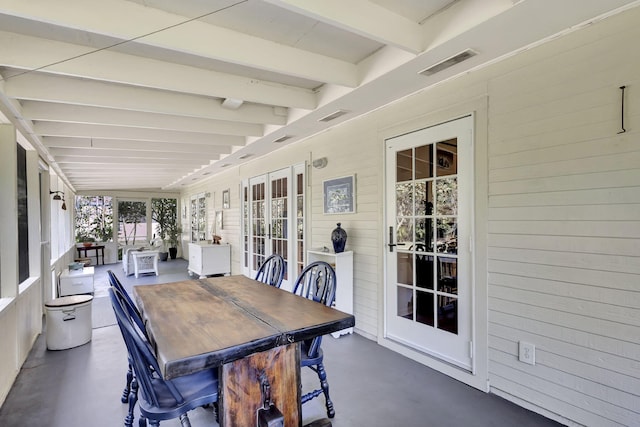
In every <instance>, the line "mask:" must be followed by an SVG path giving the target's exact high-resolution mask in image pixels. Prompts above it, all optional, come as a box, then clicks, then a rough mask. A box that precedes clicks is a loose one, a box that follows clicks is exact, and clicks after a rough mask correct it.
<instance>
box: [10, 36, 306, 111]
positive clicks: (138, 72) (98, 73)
mask: <svg viewBox="0 0 640 427" xmlns="http://www.w3.org/2000/svg"><path fill="white" fill-rule="evenodd" d="M0 65H3V66H6V67H12V68H18V69H22V70H35V69H39V68H42V67H44V68H46V70H47V72H49V73H54V74H59V75H66V76H75V77H82V78H88V79H92V80H98V81H107V82H115V83H122V84H129V85H133V86H143V87H151V88H158V89H164V90H171V91H176V92H186V93H190V94H194V95H205V96H215V97H218V98H236V99H242V100H244V101H248V102H255V103H258V104H267V105H279V106H283V107H293V108H304V109H309V110H310V109H313V108H315V107H316V97H315V94H314V93H313V91H311V90H307V89H301V88H297V87H292V86H286V85H282V84H278V83H273V82H262V81H259V80H256V79H252V78H248V77H242V76H238V75H232V74H226V73H222V72H217V71H212V70H207V69H203V68H196V67H191V66H186V65H180V64H176V63H171V62H167V61H162V60H159V59H151V58H145V57H141V56H134V55H127V54H124V53H119V52H114V51H111V50H101V51H97V52H93V49H92V48H89V47H86V46H81V45H77V44H70V43H63V42H58V41H53V40H47V39H43V38H37V37H30V36H24V35H21V34H17V33H8V32H6V31H0Z"/></svg>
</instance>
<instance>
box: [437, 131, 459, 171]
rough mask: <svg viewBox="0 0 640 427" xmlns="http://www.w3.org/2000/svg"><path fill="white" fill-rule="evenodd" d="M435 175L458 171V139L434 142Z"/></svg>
mask: <svg viewBox="0 0 640 427" xmlns="http://www.w3.org/2000/svg"><path fill="white" fill-rule="evenodd" d="M436 162H437V167H436V175H437V176H446V175H455V174H457V173H458V140H457V139H451V140H449V141H444V142H439V143H437V144H436Z"/></svg>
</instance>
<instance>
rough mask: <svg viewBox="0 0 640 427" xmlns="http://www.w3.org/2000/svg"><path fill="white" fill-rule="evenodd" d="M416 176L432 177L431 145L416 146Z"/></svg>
mask: <svg viewBox="0 0 640 427" xmlns="http://www.w3.org/2000/svg"><path fill="white" fill-rule="evenodd" d="M415 153H416V178H415V179H423V178H431V177H433V145H432V144H429V145H423V146H422V147H416V151H415Z"/></svg>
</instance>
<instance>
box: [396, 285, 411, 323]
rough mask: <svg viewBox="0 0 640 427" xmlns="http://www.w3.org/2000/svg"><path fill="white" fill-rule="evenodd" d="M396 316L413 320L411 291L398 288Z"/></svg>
mask: <svg viewBox="0 0 640 427" xmlns="http://www.w3.org/2000/svg"><path fill="white" fill-rule="evenodd" d="M397 314H398V316H400V317H404V318H405V319H409V320H413V291H412V290H411V289H410V288H403V287H402V286H398V313H397Z"/></svg>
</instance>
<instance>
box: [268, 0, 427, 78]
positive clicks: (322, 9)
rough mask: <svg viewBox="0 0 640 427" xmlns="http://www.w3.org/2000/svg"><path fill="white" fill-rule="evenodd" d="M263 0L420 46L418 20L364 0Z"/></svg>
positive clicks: (415, 49) (387, 40) (414, 49)
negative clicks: (346, 0)
mask: <svg viewBox="0 0 640 427" xmlns="http://www.w3.org/2000/svg"><path fill="white" fill-rule="evenodd" d="M264 1H265V2H267V3H271V4H274V5H276V6H279V7H282V8H285V9H289V10H291V11H293V12H296V13H299V14H301V15H305V16H308V17H310V18H313V19H317V20H318V21H322V22H325V23H327V24H329V25H332V26H335V27H338V28H342V29H344V30H346V31H350V32H353V33H356V34H359V35H361V36H363V37H367V38H369V39H373V40H376V41H378V42H380V43H382V44H385V45H391V46H395V47H397V48H400V49H403V50H406V51H408V52H411V53H414V54H418V53H420V52H421V51H422V50H423V46H422V27H421V26H420V25H419V24H417V23H416V22H414V21H411V20H409V19H407V18H405V17H403V16H401V15H398V14H395V13H392V12H391V11H389V10H388V9H385V8H383V7H381V6H378V5H377V4H374V3H372V2H370V1H367V0H349V1H348V2H345V1H344V0H322V1H318V0H264ZM329 83H333V82H329Z"/></svg>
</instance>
